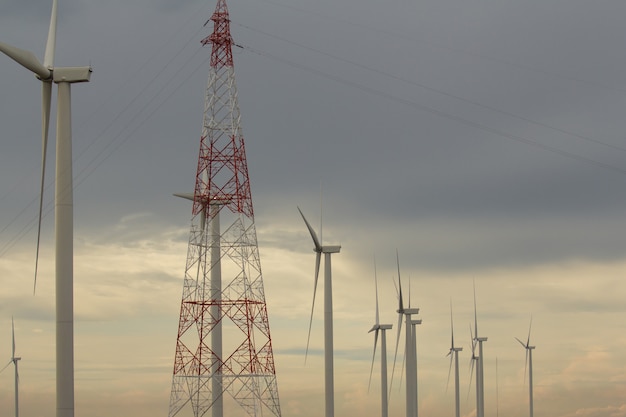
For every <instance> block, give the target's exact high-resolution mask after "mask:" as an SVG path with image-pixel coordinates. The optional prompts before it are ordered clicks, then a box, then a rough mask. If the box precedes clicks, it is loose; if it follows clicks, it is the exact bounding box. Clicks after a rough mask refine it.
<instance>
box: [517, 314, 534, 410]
mask: <svg viewBox="0 0 626 417" xmlns="http://www.w3.org/2000/svg"><path fill="white" fill-rule="evenodd" d="M532 325H533V319H532V317H531V318H530V326H528V338H527V339H526V344H524V342H522V341H521V340H519V339H518V338H517V337H516V338H515V339H516V340H517V341H518V342H519V343H520V344H521V345H522V346H523V347H524V349H526V364H525V365H524V378H526V369H528V404H529V407H530V417H533V412H534V411H533V349H535V346H530V329H531V327H532Z"/></svg>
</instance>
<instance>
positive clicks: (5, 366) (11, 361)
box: [0, 359, 13, 373]
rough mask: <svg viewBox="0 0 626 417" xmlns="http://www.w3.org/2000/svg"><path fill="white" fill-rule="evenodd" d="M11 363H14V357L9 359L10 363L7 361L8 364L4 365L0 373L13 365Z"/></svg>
mask: <svg viewBox="0 0 626 417" xmlns="http://www.w3.org/2000/svg"><path fill="white" fill-rule="evenodd" d="M11 363H13V359H11V360H10V361H9V363H7V364H6V365H4V367H3V368H2V369H0V373H2V371H4V370H5V369H7V367H8V366H9V365H11Z"/></svg>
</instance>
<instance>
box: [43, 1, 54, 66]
mask: <svg viewBox="0 0 626 417" xmlns="http://www.w3.org/2000/svg"><path fill="white" fill-rule="evenodd" d="M56 37H57V0H52V12H51V13H50V28H49V29H48V40H47V42H46V52H45V53H44V57H43V66H44V67H46V68H52V67H54V49H55V47H56Z"/></svg>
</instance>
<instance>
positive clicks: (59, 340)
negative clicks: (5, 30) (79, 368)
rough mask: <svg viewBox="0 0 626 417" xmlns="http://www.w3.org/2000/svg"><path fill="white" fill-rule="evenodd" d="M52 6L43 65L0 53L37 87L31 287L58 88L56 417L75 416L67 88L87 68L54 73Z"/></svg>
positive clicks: (19, 53) (13, 51) (26, 56)
mask: <svg viewBox="0 0 626 417" xmlns="http://www.w3.org/2000/svg"><path fill="white" fill-rule="evenodd" d="M56 26H57V0H52V12H51V16H50V28H49V31H48V40H47V42H46V50H45V54H44V60H43V64H42V63H40V62H39V60H38V59H37V58H36V57H35V55H34V54H33V53H32V52H30V51H26V50H23V49H20V48H16V47H14V46H11V45H7V44H5V43H2V42H0V52H3V53H4V54H6V55H7V56H8V57H10V58H11V59H13V60H14V61H15V62H17V63H18V64H20V65H22V66H23V67H25V68H26V69H28V70H30V71H32V72H33V73H34V74H35V76H36V77H37V78H38V79H39V80H41V82H42V118H41V120H42V159H41V160H42V164H41V165H42V167H41V190H40V200H39V201H40V203H39V229H38V230H39V231H38V237H37V258H36V260H35V282H36V279H37V264H38V257H39V236H40V233H41V217H42V202H43V187H44V177H45V166H46V148H47V143H48V125H49V121H50V101H51V97H52V83H55V84H57V85H58V93H57V132H56V139H57V140H56V178H55V183H56V187H55V231H56V232H55V235H56V236H55V248H56V255H55V257H56V267H55V269H56V285H55V287H56V368H57V374H56V388H57V398H56V403H57V417H73V416H74V298H73V293H74V289H73V286H74V277H73V275H74V272H73V253H74V249H73V235H74V232H73V228H74V226H73V211H74V210H73V184H72V128H71V92H70V85H71V84H74V83H81V82H88V81H89V78H90V76H91V67H89V66H87V67H55V66H54V49H55V44H56Z"/></svg>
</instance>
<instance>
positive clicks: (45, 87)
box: [33, 1, 56, 295]
mask: <svg viewBox="0 0 626 417" xmlns="http://www.w3.org/2000/svg"><path fill="white" fill-rule="evenodd" d="M55 3H56V1H55ZM53 7H55V6H53ZM41 88H42V89H41V188H40V190H39V219H38V222H37V249H36V253H35V279H34V283H33V295H34V294H35V291H36V289H37V271H38V270H39V246H40V243H41V219H42V217H43V190H44V186H45V179H46V153H47V149H48V132H49V128H50V101H51V99H52V82H51V81H42V87H41Z"/></svg>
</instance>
